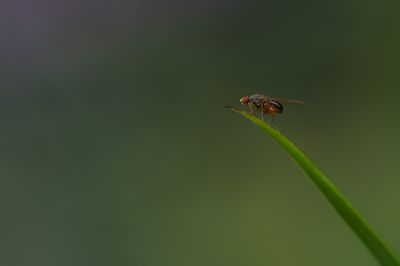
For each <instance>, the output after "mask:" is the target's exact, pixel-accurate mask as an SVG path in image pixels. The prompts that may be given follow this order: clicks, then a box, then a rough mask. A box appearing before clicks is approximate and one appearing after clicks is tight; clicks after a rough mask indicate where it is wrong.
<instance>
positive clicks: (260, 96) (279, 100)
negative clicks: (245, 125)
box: [255, 93, 306, 105]
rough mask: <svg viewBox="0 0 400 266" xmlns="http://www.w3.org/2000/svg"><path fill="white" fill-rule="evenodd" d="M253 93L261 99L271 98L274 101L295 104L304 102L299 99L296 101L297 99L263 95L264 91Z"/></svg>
mask: <svg viewBox="0 0 400 266" xmlns="http://www.w3.org/2000/svg"><path fill="white" fill-rule="evenodd" d="M255 95H258V97H259V98H261V99H265V100H272V101H276V102H278V103H283V104H296V105H304V104H306V103H305V102H301V101H297V100H289V99H284V98H275V97H269V96H265V93H259V94H255Z"/></svg>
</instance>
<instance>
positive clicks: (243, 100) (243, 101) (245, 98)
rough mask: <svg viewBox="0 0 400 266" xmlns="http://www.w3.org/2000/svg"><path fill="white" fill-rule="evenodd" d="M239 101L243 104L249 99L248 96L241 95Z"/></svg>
mask: <svg viewBox="0 0 400 266" xmlns="http://www.w3.org/2000/svg"><path fill="white" fill-rule="evenodd" d="M240 101H241V102H242V103H243V104H245V103H247V102H248V101H249V97H243V98H242V99H240Z"/></svg>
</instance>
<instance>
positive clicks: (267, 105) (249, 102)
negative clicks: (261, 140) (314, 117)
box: [240, 94, 306, 132]
mask: <svg viewBox="0 0 400 266" xmlns="http://www.w3.org/2000/svg"><path fill="white" fill-rule="evenodd" d="M240 102H241V103H242V104H243V106H245V107H250V113H249V115H250V114H254V113H255V112H257V111H260V112H261V117H262V120H263V121H264V115H267V119H268V124H269V125H270V126H271V122H270V121H269V118H268V114H270V115H272V117H273V118H272V122H273V123H274V125H275V128H276V130H278V127H277V126H276V124H275V114H276V113H282V112H283V106H282V103H284V104H298V105H302V104H306V103H304V102H300V101H296V100H287V99H282V98H272V97H268V96H264V95H261V94H254V95H251V96H250V97H248V96H246V97H243V98H241V99H240ZM251 107H253V108H254V109H255V110H254V111H253V109H251ZM278 132H279V130H278Z"/></svg>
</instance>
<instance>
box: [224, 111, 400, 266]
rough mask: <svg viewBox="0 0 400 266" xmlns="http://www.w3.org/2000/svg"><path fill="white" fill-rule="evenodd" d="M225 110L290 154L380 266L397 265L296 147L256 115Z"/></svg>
mask: <svg viewBox="0 0 400 266" xmlns="http://www.w3.org/2000/svg"><path fill="white" fill-rule="evenodd" d="M226 107H227V108H230V109H231V110H233V111H235V112H238V113H239V114H241V115H243V116H245V117H247V118H248V119H250V120H251V121H253V122H254V123H255V124H256V125H257V126H259V127H260V128H261V129H263V130H264V131H265V132H266V133H268V135H270V136H271V137H272V138H273V139H274V140H275V141H276V142H277V143H278V144H279V145H280V146H281V147H282V148H283V149H284V150H285V151H286V152H287V153H288V154H289V156H290V157H291V158H292V159H293V160H294V161H295V162H296V164H297V165H298V166H299V167H300V168H301V170H303V171H304V173H305V174H306V175H307V176H308V177H309V179H310V180H311V182H313V183H314V185H315V186H316V187H317V188H318V189H319V191H320V192H321V193H322V194H323V195H324V196H325V198H326V199H327V200H328V201H329V203H330V204H331V205H332V207H333V208H334V209H335V210H336V211H337V213H338V214H339V215H340V216H341V217H342V218H343V219H344V220H345V222H346V223H347V224H348V225H349V226H350V228H351V229H353V231H354V232H355V233H356V234H357V235H358V237H359V238H360V239H361V240H362V241H363V242H364V244H365V245H366V246H367V247H368V248H369V250H370V251H371V252H372V254H373V255H374V256H375V257H376V258H377V259H378V261H379V262H380V263H381V264H382V265H390V266H394V265H396V266H399V265H400V260H399V259H398V257H397V256H396V254H395V253H394V252H393V251H392V250H391V249H390V248H389V246H388V245H387V244H386V243H385V242H384V241H383V239H382V238H381V237H380V236H379V235H378V233H377V232H376V231H375V230H374V229H373V228H372V227H371V225H369V224H368V222H367V221H366V220H365V219H364V217H362V216H361V214H360V213H359V212H358V211H357V210H356V209H355V208H354V207H353V205H351V203H350V202H349V201H348V200H347V199H346V198H345V197H344V196H343V194H342V193H340V191H339V190H338V189H337V188H336V187H335V186H334V185H333V184H332V183H331V182H330V181H329V180H328V179H327V178H326V177H325V176H324V175H323V174H322V173H321V172H320V171H319V170H318V168H317V167H315V165H314V164H313V163H312V162H311V161H310V160H309V159H308V158H307V157H306V156H305V155H304V154H303V153H302V152H301V151H300V150H299V149H298V148H297V147H296V146H294V145H293V144H292V143H291V142H290V141H289V140H288V139H286V138H285V137H284V136H282V135H281V134H280V133H278V132H277V131H276V130H274V129H272V128H271V127H270V126H268V125H267V124H265V123H264V122H263V121H261V120H260V119H258V118H256V117H255V116H252V115H249V114H247V113H246V112H244V111H242V110H239V109H236V108H233V107H230V106H226Z"/></svg>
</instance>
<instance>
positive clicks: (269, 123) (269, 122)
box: [265, 113, 271, 126]
mask: <svg viewBox="0 0 400 266" xmlns="http://www.w3.org/2000/svg"><path fill="white" fill-rule="evenodd" d="M265 114H266V115H267V119H268V125H269V126H271V121H269V117H268V113H265Z"/></svg>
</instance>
